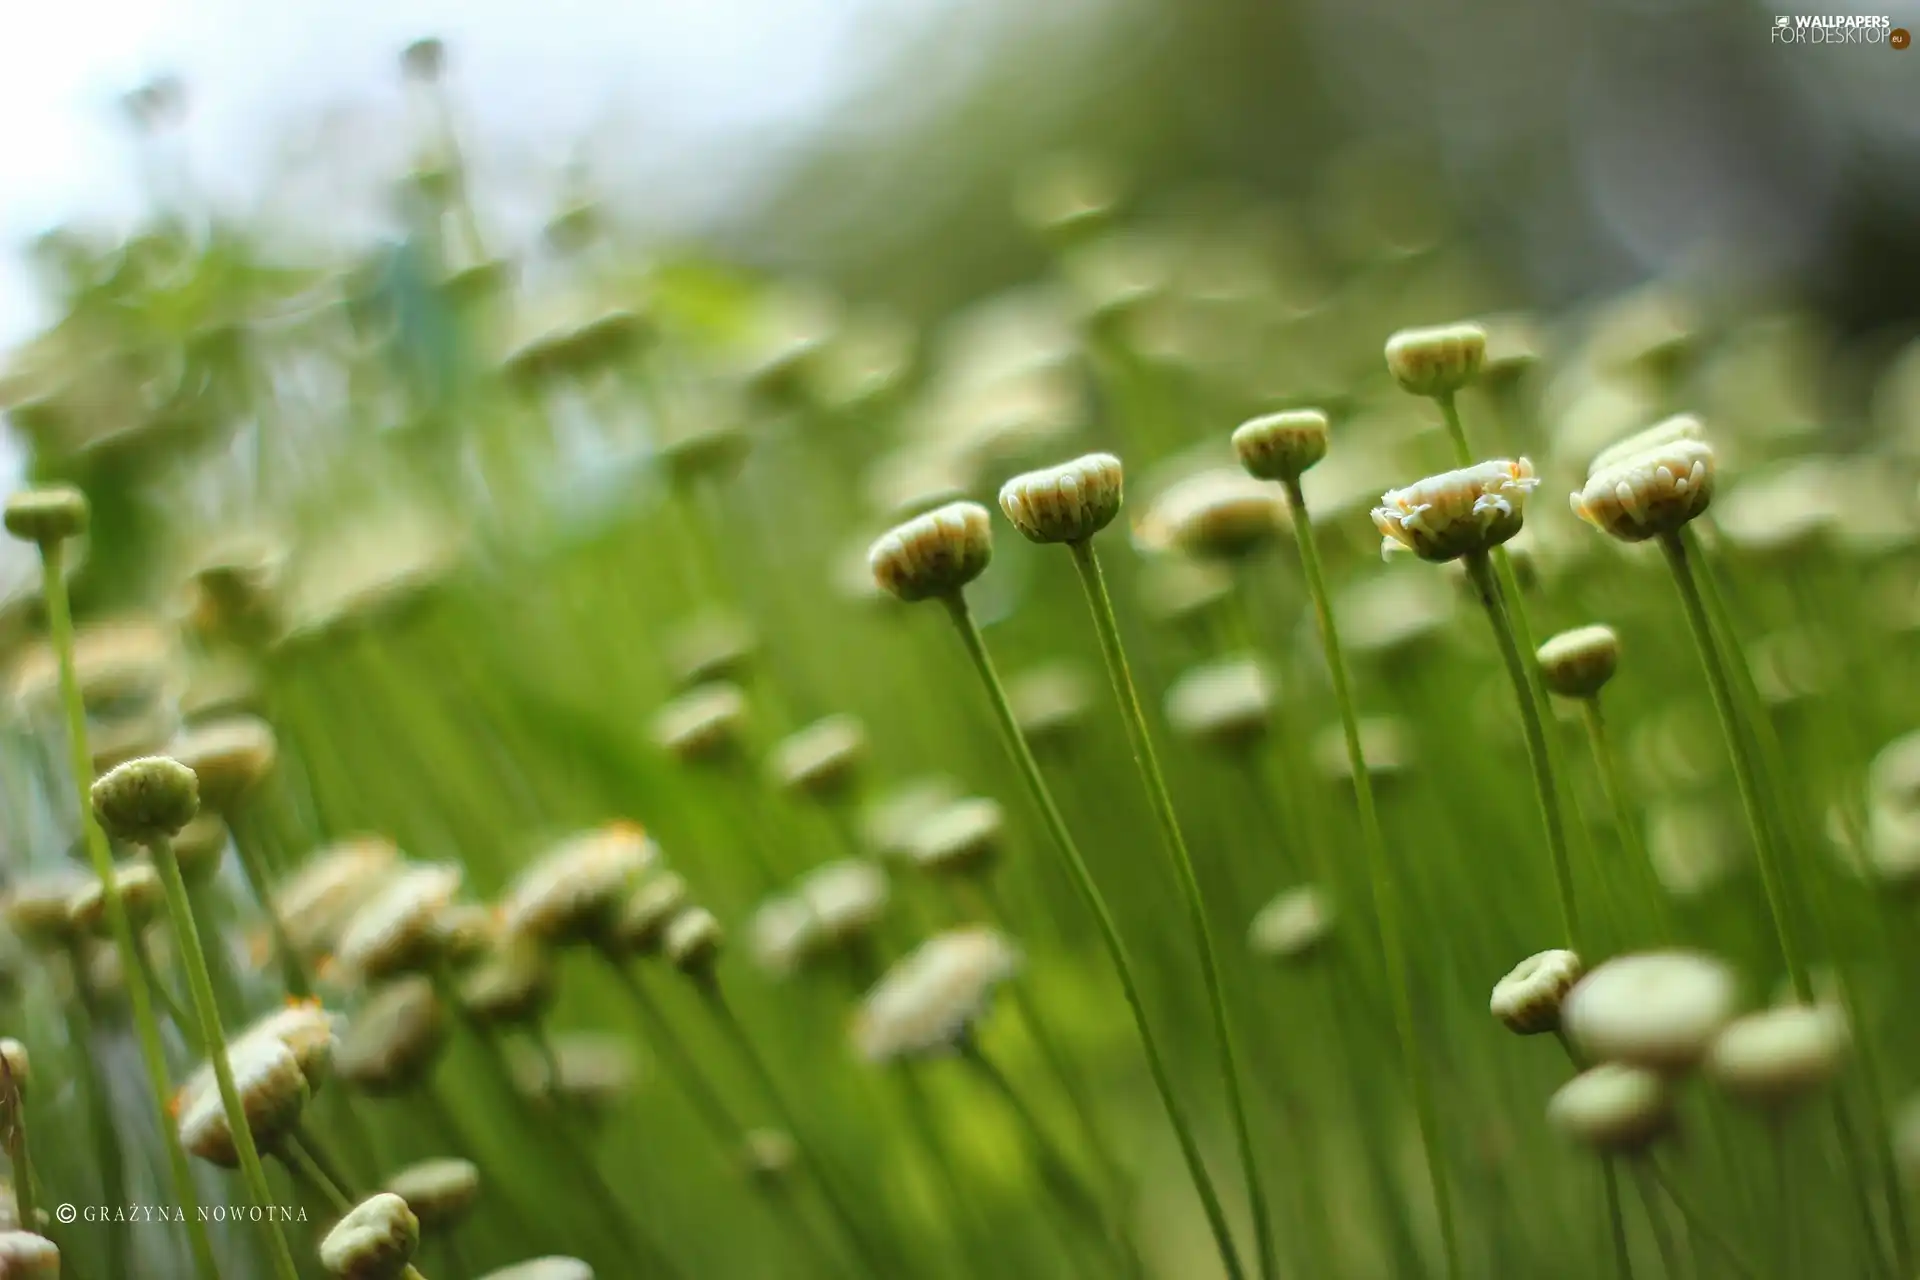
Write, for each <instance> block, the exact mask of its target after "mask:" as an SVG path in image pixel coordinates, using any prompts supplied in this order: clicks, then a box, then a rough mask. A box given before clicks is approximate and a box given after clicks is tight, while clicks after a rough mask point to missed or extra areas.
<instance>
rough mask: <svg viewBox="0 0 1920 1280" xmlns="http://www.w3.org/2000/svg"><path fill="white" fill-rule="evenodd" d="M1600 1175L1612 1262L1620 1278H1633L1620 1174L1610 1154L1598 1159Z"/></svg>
mask: <svg viewBox="0 0 1920 1280" xmlns="http://www.w3.org/2000/svg"><path fill="white" fill-rule="evenodd" d="M1600 1177H1601V1180H1602V1181H1603V1182H1605V1183H1606V1187H1607V1231H1608V1233H1609V1234H1610V1235H1612V1237H1613V1262H1614V1267H1615V1269H1616V1270H1617V1271H1618V1272H1619V1275H1620V1280H1633V1253H1632V1251H1631V1250H1630V1249H1628V1248H1627V1220H1626V1215H1625V1214H1623V1213H1622V1212H1621V1210H1620V1174H1619V1172H1618V1170H1616V1169H1615V1168H1614V1159H1613V1157H1612V1156H1603V1157H1601V1160H1600Z"/></svg>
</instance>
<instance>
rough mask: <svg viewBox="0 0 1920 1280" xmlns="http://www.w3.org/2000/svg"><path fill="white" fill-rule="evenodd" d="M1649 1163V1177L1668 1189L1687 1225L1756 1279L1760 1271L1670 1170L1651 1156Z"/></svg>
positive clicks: (1741, 1272) (1744, 1274)
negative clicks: (1717, 1226)
mask: <svg viewBox="0 0 1920 1280" xmlns="http://www.w3.org/2000/svg"><path fill="white" fill-rule="evenodd" d="M1646 1167H1647V1173H1646V1176H1647V1178H1649V1179H1650V1180H1651V1181H1652V1182H1653V1183H1655V1184H1656V1185H1658V1186H1659V1188H1660V1190H1662V1191H1664V1192H1665V1193H1666V1196H1667V1199H1668V1200H1670V1201H1672V1202H1673V1207H1674V1208H1676V1209H1678V1210H1679V1211H1680V1216H1681V1217H1682V1218H1684V1219H1685V1220H1686V1223H1687V1229H1688V1230H1689V1231H1691V1232H1693V1234H1694V1235H1695V1236H1696V1237H1697V1238H1699V1239H1701V1240H1705V1241H1706V1242H1707V1243H1708V1244H1710V1245H1712V1246H1713V1247H1714V1250H1715V1251H1716V1252H1718V1253H1719V1254H1720V1256H1721V1257H1722V1258H1724V1259H1725V1260H1726V1262H1727V1265H1728V1266H1730V1267H1732V1268H1733V1269H1734V1271H1735V1272H1736V1273H1738V1274H1739V1275H1740V1276H1741V1277H1742V1280H1754V1278H1755V1276H1757V1275H1758V1274H1759V1273H1758V1272H1756V1271H1755V1270H1754V1268H1753V1264H1752V1263H1750V1262H1748V1261H1747V1260H1746V1259H1745V1258H1743V1257H1741V1256H1740V1251H1739V1250H1738V1249H1736V1248H1734V1246H1733V1243H1732V1242H1731V1241H1730V1240H1728V1239H1727V1238H1726V1237H1725V1236H1723V1235H1721V1234H1720V1232H1719V1230H1718V1229H1717V1228H1715V1227H1714V1225H1713V1224H1712V1223H1711V1222H1710V1221H1708V1219H1707V1216H1706V1215H1705V1214H1703V1213H1701V1212H1700V1210H1699V1207H1698V1206H1697V1205H1695V1204H1694V1203H1693V1202H1692V1201H1691V1200H1689V1199H1688V1198H1687V1197H1686V1196H1684V1195H1682V1194H1681V1192H1680V1188H1679V1187H1678V1186H1677V1185H1676V1184H1675V1183H1674V1180H1673V1179H1672V1178H1671V1177H1669V1176H1668V1174H1667V1171H1666V1170H1665V1169H1663V1168H1661V1167H1660V1166H1659V1165H1658V1164H1655V1163H1654V1162H1653V1161H1651V1160H1649V1161H1648V1162H1647V1166H1646Z"/></svg>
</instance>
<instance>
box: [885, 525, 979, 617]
mask: <svg viewBox="0 0 1920 1280" xmlns="http://www.w3.org/2000/svg"><path fill="white" fill-rule="evenodd" d="M992 559H993V522H992V519H991V517H989V516H988V514H987V509H986V508H985V507H983V506H981V505H980V504H979V503H977V502H949V503H948V504H947V505H946V506H944V507H936V508H934V509H933V510H932V511H929V512H927V513H926V514H925V515H919V516H915V517H914V518H913V519H911V520H909V521H907V522H906V523H905V524H901V525H896V526H895V527H894V528H892V529H890V530H888V531H887V532H886V533H884V534H882V535H881V536H880V538H879V540H878V541H876V542H875V543H874V544H873V546H872V547H871V548H870V549H869V550H868V551H867V567H868V568H869V569H870V570H872V572H873V580H874V582H875V583H877V584H878V585H879V587H880V589H881V590H882V591H885V592H886V593H887V594H889V595H891V596H894V597H896V598H898V599H901V600H908V601H913V600H929V599H932V598H933V597H935V596H946V595H952V594H953V593H955V592H957V591H959V590H960V589H961V588H962V587H964V586H966V585H967V584H968V583H969V582H972V581H973V580H974V579H975V578H977V577H979V576H980V575H981V574H982V573H984V572H985V571H986V568H987V563H988V562H989V561H990V560H992Z"/></svg>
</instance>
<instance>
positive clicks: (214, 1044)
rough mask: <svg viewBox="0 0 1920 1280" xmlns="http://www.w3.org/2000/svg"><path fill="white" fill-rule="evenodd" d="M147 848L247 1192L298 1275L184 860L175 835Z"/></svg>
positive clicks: (283, 1265)
mask: <svg viewBox="0 0 1920 1280" xmlns="http://www.w3.org/2000/svg"><path fill="white" fill-rule="evenodd" d="M147 848H148V851H149V852H150V853H151V854H152V856H153V865H154V866H155V867H156V868H157V869H158V870H159V872H160V883H161V885H162V887H163V888H164V889H165V890H166V895H167V914H168V915H170V916H172V917H173V932H174V937H175V939H176V940H177V941H178V942H179V945H180V961H181V967H182V968H183V969H185V970H186V972H187V991H188V994H190V995H191V996H192V997H193V1005H194V1012H195V1014H196V1015H197V1016H198V1017H199V1019H200V1040H201V1043H202V1044H203V1045H205V1046H206V1051H207V1059H208V1061H209V1063H210V1064H211V1065H212V1067H213V1078H214V1081H215V1083H216V1084H217V1085H218V1086H219V1089H220V1105H221V1107H222V1108H223V1109H224V1110H225V1111H226V1113H227V1124H228V1126H229V1127H230V1128H231V1129H232V1130H233V1145H234V1148H235V1150H237V1151H238V1152H239V1156H240V1173H241V1176H242V1177H243V1178H244V1179H245V1181H246V1184H247V1193H248V1194H249V1195H250V1196H252V1197H253V1202H254V1204H256V1205H258V1206H259V1207H260V1208H261V1210H263V1211H264V1214H265V1217H266V1219H267V1220H266V1222H265V1223H264V1224H263V1226H264V1231H263V1233H262V1234H264V1235H265V1236H266V1239H267V1254H268V1256H269V1257H270V1258H271V1259H272V1260H273V1270H274V1274H276V1275H278V1276H279V1277H281V1280H298V1276H299V1273H298V1271H297V1270H296V1269H295V1268H294V1265H293V1254H292V1253H291V1252H289V1251H288V1249H287V1241H286V1237H285V1236H283V1235H282V1234H281V1233H280V1227H279V1224H278V1223H277V1222H276V1221H275V1220H274V1216H273V1188H272V1187H270V1186H269V1185H268V1184H267V1171H266V1169H265V1167H264V1166H262V1165H261V1163H260V1150H259V1148H258V1147H256V1146H255V1145H254V1141H253V1130H252V1129H251V1128H250V1127H249V1126H248V1124H247V1111H246V1107H245V1106H243V1105H242V1104H241V1101H240V1090H239V1089H238V1088H237V1087H236V1086H235V1085H234V1083H233V1065H232V1064H231V1063H229V1062H228V1061H227V1037H226V1033H225V1032H224V1031H223V1030H221V1027H220V1011H219V1008H218V1006H216V1005H215V1003H214V999H213V983H212V981H211V980H210V979H209V978H208V977H207V960H206V955H205V953H204V952H203V951H202V950H201V947H200V931H199V929H198V928H196V927H195V925H194V923H193V905H192V903H191V902H190V901H189V900H188V898H187V885H186V881H185V880H183V879H181V877H180V860H179V859H177V858H175V857H174V856H173V840H172V838H171V837H168V836H155V837H154V838H153V840H152V841H151V842H150V843H149V844H148V846H147ZM130 985H131V986H138V985H139V984H137V983H135V984H130Z"/></svg>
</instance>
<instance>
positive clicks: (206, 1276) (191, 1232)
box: [40, 542, 220, 1280]
mask: <svg viewBox="0 0 1920 1280" xmlns="http://www.w3.org/2000/svg"><path fill="white" fill-rule="evenodd" d="M40 569H41V572H40V579H41V589H42V592H43V594H44V596H45V598H46V604H47V631H48V636H49V639H50V640H51V641H52V644H53V651H54V656H55V659H56V661H57V663H58V665H59V668H60V702H61V709H62V711H63V712H64V713H65V716H66V722H67V752H68V755H67V764H68V770H69V772H70V773H71V775H72V781H73V786H74V790H75V793H76V794H77V796H78V799H79V805H80V829H81V833H82V834H83V836H84V837H85V843H86V846H87V857H88V860H89V861H90V862H91V863H92V864H93V873H94V875H96V876H98V877H99V879H100V882H101V884H102V885H103V886H105V893H104V897H105V899H106V909H107V926H108V928H109V930H110V931H111V932H112V934H113V945H114V949H115V950H116V951H118V952H119V954H120V966H121V971H122V972H124V973H125V974H127V976H128V982H127V1003H128V1005H129V1006H130V1007H131V1009H132V1011H133V1027H134V1035H135V1038H136V1039H137V1040H138V1041H139V1043H140V1059H141V1062H142V1064H143V1065H144V1066H145V1067H146V1076H147V1084H148V1086H149V1087H150V1089H151V1092H152V1096H153V1114H154V1115H155V1116H156V1117H158V1118H159V1121H160V1131H161V1139H162V1141H164V1142H165V1143H166V1147H167V1165H168V1171H169V1173H170V1174H171V1177H172V1182H173V1193H174V1194H175V1195H176V1196H178V1197H179V1202H178V1203H179V1205H180V1211H181V1216H182V1217H184V1218H185V1219H186V1228H187V1241H188V1244H189V1246H190V1247H191V1248H192V1250H193V1259H194V1266H195V1268H196V1269H197V1270H198V1272H199V1274H200V1277H201V1280H215V1278H216V1277H217V1276H218V1275H219V1274H220V1272H219V1268H218V1267H217V1266H215V1265H214V1260H213V1246H212V1244H211V1243H209V1241H208V1239H207V1229H206V1224H205V1223H203V1222H202V1221H201V1220H200V1195H199V1192H198V1191H197V1190H196V1189H195V1188H194V1185H193V1169H192V1166H191V1165H189V1164H188V1163H187V1153H186V1150H185V1148H183V1147H182V1146H181V1145H180V1135H179V1133H178V1132H177V1131H176V1130H175V1128H174V1126H173V1125H172V1124H171V1123H169V1122H168V1120H167V1118H166V1117H167V1116H168V1115H169V1114H170V1113H171V1109H170V1101H171V1099H170V1097H169V1095H170V1094H171V1092H172V1088H171V1085H170V1083H169V1081H168V1078H167V1058H166V1050H165V1049H164V1047H163V1045H162V1042H161V1039H160V1023H159V1021H158V1019H156V1018H155V1017H154V1013H153V1005H152V1003H151V1002H150V1001H149V1000H148V998H147V994H148V993H147V987H146V984H145V983H143V982H140V981H138V980H137V979H135V978H134V975H135V974H137V973H138V972H139V971H140V959H139V955H138V953H137V951H136V949H135V946H134V937H133V925H132V923H131V922H130V921H129V920H128V919H127V907H126V904H125V903H124V902H122V901H121V900H120V894H119V892H118V891H117V889H116V888H115V887H114V878H113V855H112V854H111V853H110V852H109V851H108V849H107V835H106V832H104V831H102V830H101V829H100V823H99V822H98V820H96V819H95V818H94V816H93V797H92V794H91V792H92V787H93V754H92V752H90V751H89V750H88V749H87V711H86V704H85V702H84V701H83V700H82V698H81V696H80V677H79V675H78V673H77V672H76V670H75V668H74V660H73V612H72V609H71V607H70V605H69V602H68V600H67V579H66V568H65V555H64V548H63V546H62V544H60V543H58V542H45V543H42V544H40Z"/></svg>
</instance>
